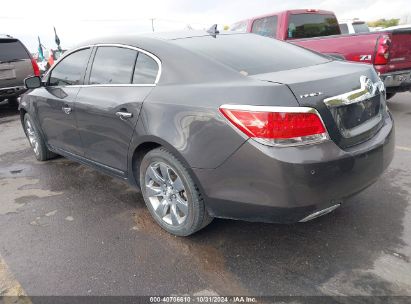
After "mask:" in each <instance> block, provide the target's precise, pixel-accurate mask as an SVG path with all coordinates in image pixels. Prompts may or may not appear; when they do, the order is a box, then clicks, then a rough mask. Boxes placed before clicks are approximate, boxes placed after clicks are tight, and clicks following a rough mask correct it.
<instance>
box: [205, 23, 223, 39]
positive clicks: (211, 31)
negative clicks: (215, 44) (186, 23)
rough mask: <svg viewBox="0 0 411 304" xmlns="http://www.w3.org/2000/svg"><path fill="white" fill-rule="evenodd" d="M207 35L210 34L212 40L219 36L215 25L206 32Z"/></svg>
mask: <svg viewBox="0 0 411 304" xmlns="http://www.w3.org/2000/svg"><path fill="white" fill-rule="evenodd" d="M207 33H209V34H211V36H213V37H214V38H215V37H216V36H217V35H218V34H220V32H219V30H218V29H217V24H213V25H212V26H211V27H210V28H209V29H208V30H207Z"/></svg>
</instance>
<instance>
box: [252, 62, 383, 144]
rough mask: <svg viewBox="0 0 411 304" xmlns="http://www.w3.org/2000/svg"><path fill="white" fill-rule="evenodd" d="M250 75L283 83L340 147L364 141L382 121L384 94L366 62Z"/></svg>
mask: <svg viewBox="0 0 411 304" xmlns="http://www.w3.org/2000/svg"><path fill="white" fill-rule="evenodd" d="M252 77H253V78H256V79H259V80H262V81H269V82H275V83H281V84H285V85H287V86H288V87H289V88H290V90H291V91H292V92H293V94H294V95H295V97H296V99H297V101H298V103H299V104H300V105H301V106H306V107H312V108H315V109H316V110H317V111H318V112H319V113H320V114H321V117H322V119H323V121H324V123H325V125H326V128H327V130H328V133H329V135H330V137H331V138H332V139H333V140H334V142H335V143H337V144H338V145H339V146H340V147H341V148H347V147H350V146H353V145H356V144H359V143H361V142H364V141H366V140H367V139H369V138H371V137H372V136H374V135H375V133H376V132H378V130H379V129H380V128H381V126H382V124H383V119H382V116H383V115H384V113H385V93H381V92H380V89H381V86H380V87H377V85H378V84H379V81H380V79H379V77H378V76H377V74H376V73H375V71H374V69H373V67H372V66H370V65H364V64H353V63H347V62H342V61H332V62H329V63H325V64H321V65H315V66H310V67H304V68H300V69H294V70H286V71H281V72H274V73H266V74H258V75H254V76H252Z"/></svg>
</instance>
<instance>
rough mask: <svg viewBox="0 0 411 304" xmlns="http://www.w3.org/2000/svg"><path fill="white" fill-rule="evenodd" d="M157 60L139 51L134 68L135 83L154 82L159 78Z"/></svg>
mask: <svg viewBox="0 0 411 304" xmlns="http://www.w3.org/2000/svg"><path fill="white" fill-rule="evenodd" d="M157 73H158V64H157V62H156V61H155V60H154V59H153V58H151V57H150V56H147V55H146V54H144V53H142V52H140V53H138V57H137V62H136V68H135V70H134V76H133V83H135V84H154V83H155V81H156V78H157Z"/></svg>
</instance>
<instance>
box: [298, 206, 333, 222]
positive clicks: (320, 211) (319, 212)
mask: <svg viewBox="0 0 411 304" xmlns="http://www.w3.org/2000/svg"><path fill="white" fill-rule="evenodd" d="M340 206H341V203H338V204H335V205H333V206H331V207H328V208H325V209H322V210H319V211H316V212H314V213H311V214H310V215H308V216H306V217H305V218H303V219H302V220H300V221H299V222H300V223H304V222H308V221H311V220H313V219H315V218H317V217H320V216H323V215H325V214H327V213H330V212H332V211H334V210H335V209H337V208H338V207H340Z"/></svg>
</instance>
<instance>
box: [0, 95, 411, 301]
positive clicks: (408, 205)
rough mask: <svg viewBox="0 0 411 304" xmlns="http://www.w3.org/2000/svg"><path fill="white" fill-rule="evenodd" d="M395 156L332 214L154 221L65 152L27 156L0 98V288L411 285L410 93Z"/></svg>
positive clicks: (388, 288)
mask: <svg viewBox="0 0 411 304" xmlns="http://www.w3.org/2000/svg"><path fill="white" fill-rule="evenodd" d="M389 107H390V110H391V111H392V113H393V114H394V116H395V119H396V129H397V133H396V137H397V142H396V145H397V146H396V155H395V159H394V161H393V163H392V165H391V166H390V168H389V169H388V170H387V172H386V173H385V174H384V175H383V176H382V177H381V178H380V179H379V181H378V182H377V183H376V184H375V185H373V186H372V187H370V188H368V189H367V190H366V191H364V192H362V193H360V194H359V195H357V196H356V197H353V198H352V199H350V200H349V201H347V202H346V204H344V205H343V206H342V207H341V208H339V209H337V210H336V211H335V212H333V213H331V214H329V215H327V216H324V217H321V218H319V219H316V220H314V221H312V222H308V223H304V224H295V225H275V224H262V223H247V222H240V221H231V220H214V222H213V223H212V224H210V225H209V226H208V227H207V228H206V229H204V230H202V231H201V232H199V233H197V234H195V235H194V236H192V237H188V238H178V237H174V236H171V235H169V234H167V233H166V232H164V231H162V230H161V229H160V228H159V227H158V226H157V225H156V224H155V223H154V221H153V220H152V219H151V217H150V215H149V213H148V211H147V210H146V208H145V206H144V202H143V200H142V197H141V195H140V193H139V192H137V191H135V190H132V189H130V188H129V187H128V186H127V185H126V184H125V183H124V182H122V181H119V180H116V179H113V178H111V177H108V176H106V175H103V174H101V173H99V172H97V171H95V170H92V169H90V168H88V167H86V166H83V165H80V164H78V163H75V162H72V161H70V160H67V159H65V158H57V159H55V160H52V161H48V162H37V161H36V160H35V158H34V156H33V153H32V151H31V149H30V148H29V144H28V141H27V140H26V138H25V136H24V133H23V131H22V128H21V126H20V121H19V116H18V113H17V112H16V111H15V110H13V109H10V108H8V106H7V105H5V104H4V103H3V104H0V295H16V294H28V295H31V296H34V295H159V294H161V295H182V294H190V295H192V294H211V295H212V294H219V295H239V294H241V295H411V264H410V257H411V94H410V93H404V94H399V95H397V96H395V97H394V99H393V100H392V102H391V103H390V105H389Z"/></svg>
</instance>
